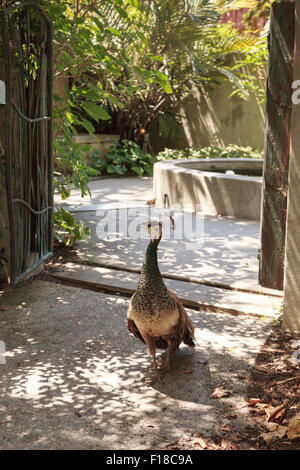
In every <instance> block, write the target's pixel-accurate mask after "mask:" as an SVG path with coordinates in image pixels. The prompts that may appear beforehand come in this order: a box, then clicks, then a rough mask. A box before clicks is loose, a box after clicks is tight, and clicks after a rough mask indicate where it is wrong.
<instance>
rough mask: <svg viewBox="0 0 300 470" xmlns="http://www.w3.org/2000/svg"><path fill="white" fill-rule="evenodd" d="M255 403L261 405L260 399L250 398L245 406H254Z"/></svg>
mask: <svg viewBox="0 0 300 470" xmlns="http://www.w3.org/2000/svg"><path fill="white" fill-rule="evenodd" d="M257 403H261V399H260V398H250V399H249V400H248V403H247V405H248V406H255V405H256V404H257Z"/></svg>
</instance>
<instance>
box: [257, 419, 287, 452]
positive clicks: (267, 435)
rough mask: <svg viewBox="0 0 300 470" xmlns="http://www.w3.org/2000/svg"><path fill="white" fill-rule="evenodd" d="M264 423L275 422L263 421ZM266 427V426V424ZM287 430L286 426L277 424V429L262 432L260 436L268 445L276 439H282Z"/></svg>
mask: <svg viewBox="0 0 300 470" xmlns="http://www.w3.org/2000/svg"><path fill="white" fill-rule="evenodd" d="M266 424H275V423H265V426H266ZM266 427H267V426H266ZM286 432H287V427H286V426H281V425H280V424H278V425H277V429H276V430H275V431H272V432H263V433H262V434H261V435H260V437H262V438H263V440H264V441H265V443H266V444H267V446H268V447H269V446H270V444H271V443H272V442H273V441H275V440H276V439H282V438H283V437H284V436H285V435H286Z"/></svg>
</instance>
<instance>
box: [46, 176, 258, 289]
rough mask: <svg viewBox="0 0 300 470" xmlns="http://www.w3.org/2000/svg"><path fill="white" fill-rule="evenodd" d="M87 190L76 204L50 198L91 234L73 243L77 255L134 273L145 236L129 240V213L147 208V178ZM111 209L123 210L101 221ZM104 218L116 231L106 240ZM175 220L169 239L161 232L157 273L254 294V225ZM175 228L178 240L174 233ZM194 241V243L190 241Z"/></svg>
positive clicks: (98, 183)
mask: <svg viewBox="0 0 300 470" xmlns="http://www.w3.org/2000/svg"><path fill="white" fill-rule="evenodd" d="M90 189H91V193H92V199H90V198H84V199H83V200H81V199H80V194H79V191H74V193H72V196H71V197H70V198H69V199H67V201H60V200H59V197H56V198H55V201H56V203H57V204H63V205H64V206H68V207H69V209H70V210H71V211H73V212H74V214H75V215H76V217H77V218H78V219H80V220H83V221H84V222H85V223H86V224H87V225H88V226H89V227H90V229H91V238H90V241H89V242H88V243H87V244H86V243H78V244H77V247H78V248H79V251H80V254H81V256H82V257H83V258H84V259H88V260H90V261H94V262H97V263H108V264H113V265H116V266H121V267H125V266H126V267H131V268H135V269H138V268H140V267H141V263H142V261H143V257H144V253H145V249H146V246H147V243H148V240H147V236H145V237H144V239H141V238H137V239H133V238H132V237H131V236H130V227H133V229H134V228H135V225H134V222H135V220H136V214H135V209H134V208H136V210H139V212H140V213H141V214H144V215H147V213H148V211H149V209H150V208H149V206H147V205H146V202H147V201H148V200H150V199H152V197H153V195H152V179H151V178H111V179H110V178H104V179H100V180H95V181H92V183H91V184H90ZM112 207H121V208H122V207H123V208H124V207H125V208H126V207H128V208H129V209H128V210H126V209H123V211H122V212H120V211H116V212H115V211H111V210H110V211H109V212H108V217H107V212H105V211H106V210H108V209H109V208H112ZM97 209H98V212H97ZM130 212H134V214H133V215H131V213H130ZM104 217H105V219H104ZM124 217H126V219H127V220H125V227H124V226H123V225H122V220H124ZM108 218H109V220H110V221H112V222H113V223H114V222H115V221H116V226H115V227H114V225H112V227H113V228H112V229H111V230H110V233H109V234H108V236H107V234H105V233H104V230H107V226H105V223H108V222H109V221H108V220H107V219H108ZM122 218H123V219H122ZM112 219H114V220H112ZM175 219H176V220H175V222H176V231H177V232H175V234H172V233H171V234H170V237H169V239H168V235H166V234H165V233H164V234H163V239H162V241H161V243H160V247H159V248H160V250H159V251H160V255H159V263H160V267H161V270H162V272H166V273H169V274H180V275H182V276H193V277H196V278H198V279H205V280H208V281H214V282H219V283H225V284H230V285H232V286H234V287H245V288H256V289H259V286H258V282H257V279H258V259H257V254H258V248H259V224H258V223H256V222H253V221H246V220H239V219H230V218H224V217H210V216H201V215H200V216H195V215H194V214H192V215H191V219H190V220H188V221H186V220H183V219H184V217H183V216H182V214H181V213H176V212H175ZM119 223H120V224H121V226H122V228H120V225H119ZM189 223H190V226H188V225H189ZM185 224H186V225H185ZM196 224H198V225H197V227H198V228H197V233H198V235H197V236H196V235H195V233H196ZM191 227H192V229H191ZM180 229H182V232H183V236H181V235H180V234H179V233H178V232H179V231H180ZM126 232H127V233H126ZM174 237H175V239H174ZM176 237H177V239H176ZM195 237H196V240H195V239H193V238H195Z"/></svg>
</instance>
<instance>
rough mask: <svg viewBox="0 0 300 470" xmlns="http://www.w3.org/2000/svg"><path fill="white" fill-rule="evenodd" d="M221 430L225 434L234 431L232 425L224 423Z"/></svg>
mask: <svg viewBox="0 0 300 470" xmlns="http://www.w3.org/2000/svg"><path fill="white" fill-rule="evenodd" d="M220 430H221V431H225V432H230V431H232V427H231V426H230V424H228V423H224V424H222V426H221V427H220Z"/></svg>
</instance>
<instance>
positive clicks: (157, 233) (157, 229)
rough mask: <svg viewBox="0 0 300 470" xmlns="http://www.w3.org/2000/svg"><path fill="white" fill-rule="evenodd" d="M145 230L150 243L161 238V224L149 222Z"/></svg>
mask: <svg viewBox="0 0 300 470" xmlns="http://www.w3.org/2000/svg"><path fill="white" fill-rule="evenodd" d="M147 230H148V234H149V236H150V240H151V242H155V241H156V242H159V241H160V240H161V237H162V223H161V222H156V221H151V222H148V223H147Z"/></svg>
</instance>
